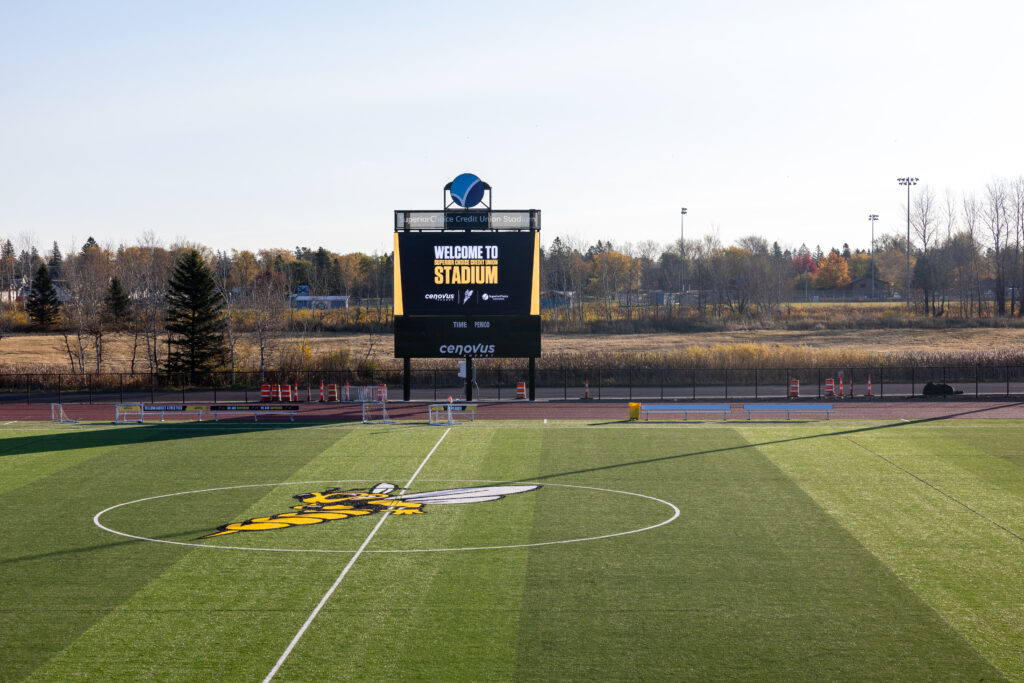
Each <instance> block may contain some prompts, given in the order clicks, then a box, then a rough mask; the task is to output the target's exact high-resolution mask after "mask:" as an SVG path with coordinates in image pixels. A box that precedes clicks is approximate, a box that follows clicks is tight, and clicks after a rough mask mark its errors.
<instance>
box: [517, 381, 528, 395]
mask: <svg viewBox="0 0 1024 683" xmlns="http://www.w3.org/2000/svg"><path fill="white" fill-rule="evenodd" d="M516 398H526V382H524V381H519V382H516Z"/></svg>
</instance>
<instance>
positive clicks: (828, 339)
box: [0, 328, 1024, 372]
mask: <svg viewBox="0 0 1024 683" xmlns="http://www.w3.org/2000/svg"><path fill="white" fill-rule="evenodd" d="M752 345H753V346H752ZM740 346H742V347H743V348H744V349H745V350H746V351H745V353H746V355H749V354H750V349H751V348H754V347H757V349H759V350H756V352H755V355H758V356H760V357H762V358H769V357H776V356H779V358H776V359H775V360H777V361H778V362H782V363H785V362H786V361H785V360H784V357H785V356H787V355H791V354H792V352H793V351H794V350H801V351H805V352H810V353H811V354H812V355H813V354H814V353H815V352H824V353H839V354H853V355H870V356H872V357H875V358H878V357H884V356H887V355H890V354H898V355H900V356H901V357H902V358H904V359H905V358H907V357H908V355H914V354H920V355H922V356H927V357H930V358H934V357H936V356H942V355H945V354H954V355H961V354H963V355H972V354H984V355H987V356H992V357H1003V356H1006V357H1018V356H1019V355H1020V354H1021V353H1022V352H1024V329H1013V328H958V329H947V330H934V329H928V330H918V329H881V330H836V331H827V330H813V331H792V330H757V331H733V332H701V333H692V334H677V333H659V334H597V335H545V336H544V339H543V356H544V357H545V358H549V359H552V360H555V359H557V358H559V357H563V358H570V357H571V358H573V360H574V362H572V363H571V364H572V365H576V364H578V362H579V360H580V357H581V356H586V357H592V358H595V359H599V358H609V357H611V356H619V357H625V356H639V355H644V356H646V357H647V358H648V362H649V359H650V357H651V356H661V355H665V356H677V357H678V354H680V353H681V352H684V351H687V350H689V352H690V353H691V354H692V353H693V352H695V351H697V350H699V349H705V350H717V351H718V355H719V356H721V352H722V350H723V349H734V348H739V347H740ZM695 347H696V348H695ZM339 352H341V356H343V357H345V358H347V359H350V360H351V362H356V363H358V362H359V361H361V360H363V359H364V358H367V357H369V358H372V359H373V360H374V361H376V362H377V363H380V364H388V363H389V362H393V347H392V341H391V336H390V335H388V334H384V335H369V334H342V333H338V334H329V335H320V336H307V337H305V338H303V337H301V336H296V335H290V336H285V337H281V338H279V339H276V340H274V343H273V349H272V354H271V358H270V365H278V364H285V365H288V366H290V367H295V365H296V362H297V361H299V360H300V358H305V359H308V360H310V361H312V360H313V359H317V358H323V357H326V356H330V355H332V354H333V355H338V353H339ZM800 355H801V356H805V355H806V354H800ZM88 357H89V358H90V361H89V367H87V369H88V370H95V361H94V360H92V356H91V354H89V356H88ZM727 357H728V356H727ZM255 358H256V353H255V347H254V345H253V343H252V340H250V339H245V340H243V341H242V342H241V343H240V344H239V346H238V350H237V360H238V363H239V365H240V366H241V367H242V368H243V369H253V368H254V367H255ZM130 359H131V337H130V336H128V335H113V334H110V335H106V336H105V337H104V361H103V365H102V368H103V370H104V371H109V372H124V371H127V370H128V369H129V367H130ZM794 360H795V359H794ZM301 364H302V365H305V363H301ZM0 369H2V371H6V372H12V371H13V372H17V371H19V370H21V371H33V372H41V371H54V372H55V371H65V372H66V371H69V370H70V363H69V361H68V354H67V352H66V350H65V348H64V340H63V338H62V337H61V336H60V335H59V334H12V335H7V336H5V337H4V338H3V339H0ZM136 369H137V370H145V362H144V360H142V359H141V358H140V359H139V360H138V361H137V363H136Z"/></svg>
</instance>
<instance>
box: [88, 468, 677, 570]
mask: <svg viewBox="0 0 1024 683" xmlns="http://www.w3.org/2000/svg"><path fill="white" fill-rule="evenodd" d="M378 481H380V480H379V479H332V480H326V481H287V482H278V483H273V484H243V485H240V486H220V487H217V488H210V489H198V490H195V491H179V492H177V493H165V494H162V495H159V496H149V497H147V498H139V499H137V500H130V501H127V502H125V503H118V504H117V505H112V506H110V507H108V508H106V509H105V510H101V511H99V512H97V513H96V514H95V516H93V523H94V524H95V525H96V526H98V527H99V528H100V529H103V530H104V531H107V532H109V533H112V534H116V535H118V536H124V537H126V538H134V539H137V540H140V541H150V542H152V543H166V544H168V545H180V546H187V547H192V548H207V549H211V550H249V551H257V552H277V553H355V552H357V550H355V549H353V550H338V549H329V548H254V547H252V546H235V545H213V544H209V545H208V544H204V543H188V542H185V541H169V540H167V539H163V538H151V537H149V536H139V535H137V534H130V533H128V532H126V531H119V530H117V529H112V528H110V527H108V526H106V525H104V524H103V522H101V521H100V518H101V517H102V516H103V515H104V514H106V513H108V512H110V511H112V510H116V509H118V508H121V507H125V506H128V505H134V504H136V503H144V502H147V501H151V500H159V499H161V498H171V497H174V496H185V495H190V494H195V493H211V492H214V491H230V490H233V489H245V488H258V487H270V486H300V485H301V486H305V485H308V484H343V483H363V482H378ZM422 481H434V482H460V483H466V482H475V483H481V484H487V483H507V482H502V481H500V480H485V479H471V480H466V479H432V480H422ZM522 483H526V484H529V483H540V482H522ZM541 485H542V486H557V487H561V488H574V489H584V490H589V491H600V492H602V493H614V494H619V495H623V496H635V497H637V498H646V499H647V500H651V501H654V502H656V503H661V504H662V505H665V506H667V507H668V508H670V509H671V510H672V514H671V515H670V516H669V517H668V518H667V519H664V520H662V521H660V522H658V523H657V524H651V525H648V526H644V527H640V528H637V529H628V530H626V531H618V532H614V533H610V534H599V535H596V536H587V537H584V538H567V539H560V540H555V541H540V542H537V543H516V544H509V545H490V546H467V547H461V548H408V549H395V550H368V549H364V550H363V553H364V554H365V553H441V552H461V551H466V550H505V549H512V548H534V547H540V546H547V545H563V544H566V543H583V542H586V541H598V540H602V539H605V538H615V537H617V536H628V535H630V534H638V533H641V532H643V531H651V530H652V529H657V528H658V527H661V526H665V525H666V524H670V523H671V522H673V521H675V520H676V519H677V518H678V517H679V515H680V510H679V508H678V507H677V506H676V505H674V504H673V503H670V502H669V501H667V500H663V499H661V498H656V497H654V496H649V495H647V494H644V493H635V492H633V491H618V490H616V489H606V488H600V487H596V486H581V485H576V484H553V483H541Z"/></svg>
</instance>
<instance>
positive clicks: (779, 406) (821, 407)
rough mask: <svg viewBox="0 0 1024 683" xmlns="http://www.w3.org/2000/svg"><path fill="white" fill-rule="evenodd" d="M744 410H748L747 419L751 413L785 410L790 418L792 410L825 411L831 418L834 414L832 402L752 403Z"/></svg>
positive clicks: (795, 411)
mask: <svg viewBox="0 0 1024 683" xmlns="http://www.w3.org/2000/svg"><path fill="white" fill-rule="evenodd" d="M743 410H745V411H747V420H748V421H749V420H750V414H751V413H768V412H775V413H779V412H785V413H786V419H787V420H788V419H789V414H790V413H791V412H794V413H797V412H801V411H811V412H819V413H820V412H824V413H825V419H826V420H828V419H831V418H830V417H829V416H830V415H831V414H832V404H831V403H752V404H750V405H745V406H743Z"/></svg>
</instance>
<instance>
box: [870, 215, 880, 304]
mask: <svg viewBox="0 0 1024 683" xmlns="http://www.w3.org/2000/svg"><path fill="white" fill-rule="evenodd" d="M868 220H869V221H871V300H872V301H874V300H875V221H877V220H878V214H877V213H873V214H870V215H869V216H868Z"/></svg>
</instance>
